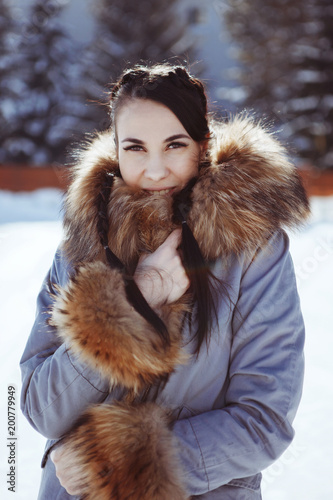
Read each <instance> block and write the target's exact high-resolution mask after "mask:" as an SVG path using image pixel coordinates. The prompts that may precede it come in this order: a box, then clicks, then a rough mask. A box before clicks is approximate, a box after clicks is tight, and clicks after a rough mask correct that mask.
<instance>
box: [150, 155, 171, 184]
mask: <svg viewBox="0 0 333 500" xmlns="http://www.w3.org/2000/svg"><path fill="white" fill-rule="evenodd" d="M168 172H169V170H168V168H167V166H166V165H165V163H164V162H163V160H162V158H159V157H154V158H151V159H149V160H148V162H147V164H146V168H145V177H146V178H147V179H151V180H152V181H155V182H157V181H160V180H162V179H165V178H166V177H167V176H168Z"/></svg>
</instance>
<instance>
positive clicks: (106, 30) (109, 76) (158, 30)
mask: <svg viewBox="0 0 333 500" xmlns="http://www.w3.org/2000/svg"><path fill="white" fill-rule="evenodd" d="M178 4H179V0H140V1H137V0H127V1H126V2H124V1H123V0H100V1H98V2H97V1H96V2H94V4H93V13H94V15H95V17H96V36H95V39H94V41H93V43H92V45H91V47H90V49H89V50H88V51H87V53H86V55H85V61H86V68H87V69H86V78H85V85H86V92H87V93H86V95H87V99H88V100H89V99H90V100H97V101H103V99H104V97H105V92H106V91H107V87H108V85H109V84H110V83H111V82H112V81H114V80H115V79H116V78H117V77H118V76H119V74H120V73H121V72H122V70H123V69H124V67H125V66H129V65H133V64H136V63H138V62H140V61H143V62H162V61H165V60H166V59H169V58H172V57H176V59H175V60H177V61H179V60H180V61H188V62H193V61H194V57H195V48H194V40H193V39H191V37H190V35H189V32H188V31H187V24H186V21H185V20H184V19H183V18H182V16H180V15H179V5H178ZM177 9H178V10H177ZM88 80H90V81H89V83H87V82H88ZM95 111H96V117H95V119H96V123H97V126H100V127H104V126H105V112H104V110H102V109H100V110H99V109H98V108H96V110H95ZM99 111H100V113H98V112H99ZM97 116H98V119H97Z"/></svg>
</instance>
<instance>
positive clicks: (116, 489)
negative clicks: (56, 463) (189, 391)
mask: <svg viewBox="0 0 333 500" xmlns="http://www.w3.org/2000/svg"><path fill="white" fill-rule="evenodd" d="M63 446H64V448H63V450H64V455H63V460H65V461H66V462H68V463H69V464H75V468H76V470H77V471H78V474H79V475H80V477H81V481H80V483H81V485H82V493H81V494H82V495H83V497H84V499H85V500H110V499H111V498H114V499H118V500H125V499H126V500H156V499H158V500H187V499H188V498H189V497H188V496H187V494H186V492H185V489H184V487H183V485H182V479H181V474H180V464H179V459H178V454H177V446H176V443H175V437H174V436H173V433H172V431H171V429H170V426H169V421H168V417H167V415H166V413H165V411H164V410H162V409H161V408H160V407H158V406H157V405H155V404H153V403H146V404H141V405H139V406H131V405H126V404H124V403H116V404H114V405H112V406H109V405H98V406H94V407H92V408H90V409H89V410H87V411H86V412H85V413H84V414H83V415H82V417H81V418H80V420H79V421H78V423H77V425H76V427H75V428H74V429H73V431H71V433H70V434H69V435H68V437H66V439H65V441H64V445H63Z"/></svg>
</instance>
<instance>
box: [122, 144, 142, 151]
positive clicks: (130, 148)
mask: <svg viewBox="0 0 333 500" xmlns="http://www.w3.org/2000/svg"><path fill="white" fill-rule="evenodd" d="M142 150H143V149H142V146H138V145H134V146H127V148H124V151H142Z"/></svg>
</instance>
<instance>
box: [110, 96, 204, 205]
mask: <svg viewBox="0 0 333 500" xmlns="http://www.w3.org/2000/svg"><path fill="white" fill-rule="evenodd" d="M116 138H117V152H118V160H119V169H120V172H121V175H122V178H123V180H124V181H125V183H126V184H127V185H128V186H131V187H134V188H138V189H144V190H146V191H148V192H151V193H152V194H160V195H168V194H172V193H173V192H174V191H178V190H180V189H182V188H183V187H184V186H185V185H186V184H187V182H188V181H189V180H190V179H191V178H192V177H194V176H195V175H197V173H198V165H199V160H200V154H201V151H202V149H203V145H201V144H200V143H198V142H196V141H194V140H193V139H192V138H191V137H190V136H189V135H188V133H187V132H186V130H185V129H184V127H183V125H182V124H181V122H180V121H179V120H178V118H177V117H176V115H174V114H173V113H172V111H170V110H169V108H167V107H166V106H164V105H163V104H159V103H156V102H154V101H150V100H143V99H133V100H130V101H128V103H126V104H124V106H123V107H121V108H120V110H119V112H118V114H117V117H116Z"/></svg>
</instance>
